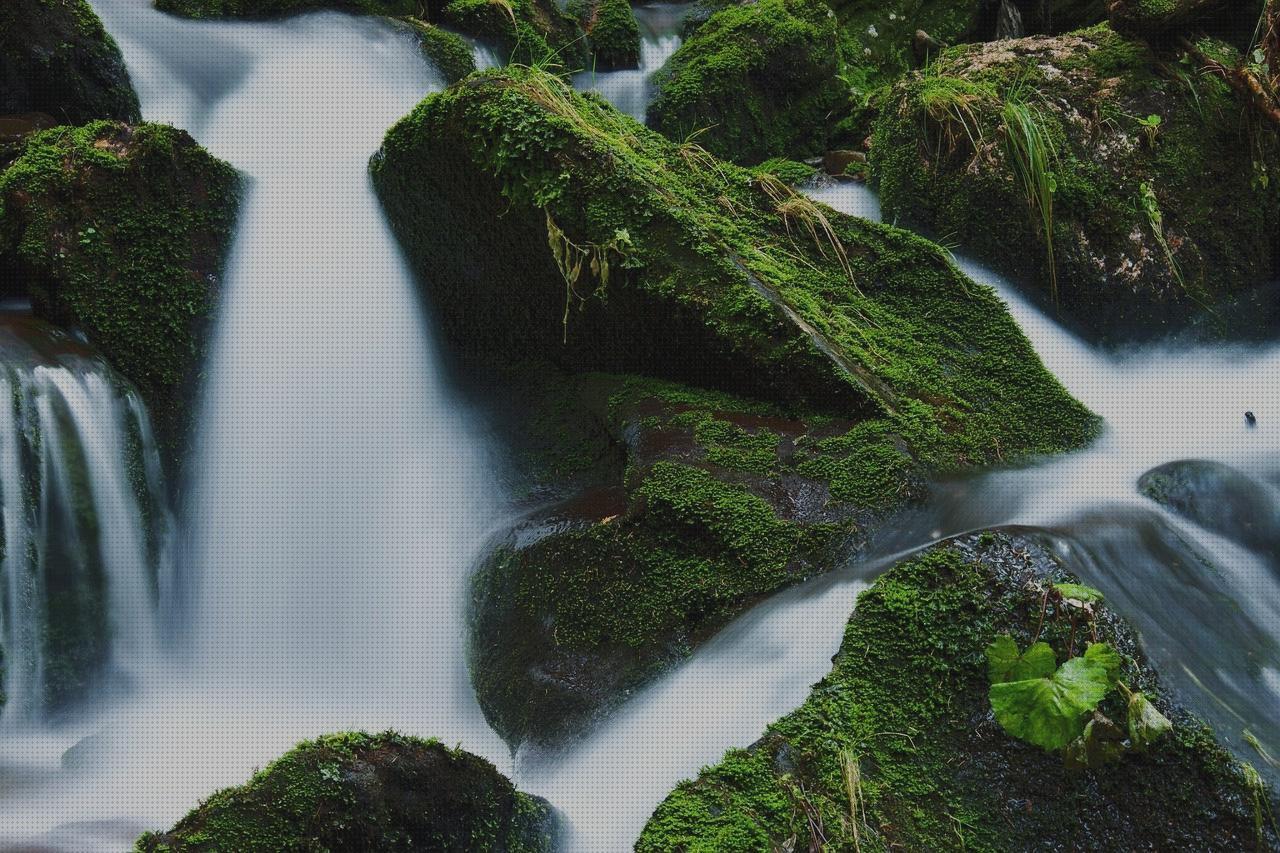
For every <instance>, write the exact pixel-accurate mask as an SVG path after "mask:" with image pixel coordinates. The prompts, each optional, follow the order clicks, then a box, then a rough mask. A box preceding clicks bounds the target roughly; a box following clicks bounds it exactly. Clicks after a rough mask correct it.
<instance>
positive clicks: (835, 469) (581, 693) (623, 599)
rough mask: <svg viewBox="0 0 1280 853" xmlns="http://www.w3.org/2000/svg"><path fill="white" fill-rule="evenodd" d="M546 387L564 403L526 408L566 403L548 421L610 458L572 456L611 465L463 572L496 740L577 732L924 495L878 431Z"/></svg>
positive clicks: (596, 379) (903, 456)
mask: <svg viewBox="0 0 1280 853" xmlns="http://www.w3.org/2000/svg"><path fill="white" fill-rule="evenodd" d="M559 381H560V382H561V383H562V384H563V385H564V386H567V387H568V388H570V389H572V390H571V391H565V390H560V391H558V392H548V393H546V394H545V395H544V396H545V397H546V398H547V399H549V400H551V401H553V402H552V405H553V406H555V407H556V408H557V409H560V408H562V406H561V403H560V401H561V400H562V399H563V398H564V397H565V396H568V394H573V395H575V396H576V398H577V399H576V401H575V402H574V403H573V404H571V405H569V406H564V407H563V408H564V409H566V410H567V411H568V412H571V413H574V414H575V415H576V414H578V413H589V416H590V417H593V418H594V419H595V420H596V421H597V423H598V425H599V427H598V430H597V431H595V432H594V435H597V436H603V437H604V438H605V442H606V443H608V444H610V445H612V446H613V447H614V448H616V449H617V452H616V453H615V454H608V453H607V452H605V451H603V450H598V451H596V452H589V453H582V454H581V458H582V459H583V460H584V461H586V462H588V463H590V462H591V461H593V460H596V459H601V458H610V457H611V456H612V458H614V459H617V460H618V463H619V464H618V465H617V467H615V468H614V469H613V470H612V471H609V470H607V469H605V470H603V471H601V473H603V474H604V476H603V477H602V478H600V479H598V480H597V481H596V482H594V483H593V484H592V485H591V487H589V488H585V489H583V490H582V491H580V492H578V493H577V494H576V495H574V496H573V497H572V498H570V499H569V500H566V501H563V502H561V503H559V504H557V505H555V506H553V507H551V508H550V509H549V510H544V511H540V512H537V513H535V514H534V515H532V516H530V517H529V518H528V519H526V520H525V521H524V522H523V523H522V524H521V525H519V526H518V527H517V528H516V529H515V530H514V531H512V533H511V535H510V536H509V537H508V539H507V541H505V542H504V543H503V544H502V545H500V546H499V547H498V548H497V549H496V550H495V551H494V552H493V553H491V554H490V555H489V558H488V560H487V562H486V564H485V566H484V567H483V569H482V570H481V571H480V572H479V574H478V575H477V578H476V581H475V590H476V592H475V607H476V614H475V620H474V623H473V630H472V650H473V651H472V654H473V664H472V671H473V673H474V680H475V684H476V691H477V695H478V696H479V698H480V702H481V705H482V706H483V708H484V710H485V713H486V715H487V716H488V718H489V720H490V721H491V723H492V724H493V725H494V727H495V728H496V729H497V730H498V731H499V732H500V733H501V734H502V735H503V736H504V737H505V738H506V739H508V740H509V741H511V742H520V741H522V740H524V739H526V738H530V739H535V740H541V741H548V740H554V739H556V738H557V737H559V736H562V735H565V734H567V733H571V732H574V731H579V730H581V729H582V728H583V727H584V725H586V724H587V723H588V722H589V721H590V719H591V718H592V717H593V716H595V715H597V714H599V713H600V712H602V711H604V710H606V709H608V708H609V707H611V706H612V705H613V704H614V703H616V702H617V701H618V700H619V699H620V698H621V697H622V696H624V695H626V693H627V692H628V691H630V690H631V689H632V688H634V687H636V686H638V685H639V684H641V683H643V682H644V681H645V680H646V679H647V678H648V677H650V676H651V675H652V674H653V673H655V672H656V671H658V670H660V669H661V668H663V667H664V666H665V665H667V664H669V663H670V662H671V661H673V660H678V659H680V658H681V657H683V656H684V655H685V654H687V653H688V651H689V650H690V649H691V648H692V647H693V646H694V645H696V644H697V643H698V642H699V641H701V640H702V639H703V638H705V637H707V636H709V635H710V634H711V633H712V632H714V631H715V630H716V629H717V628H719V627H720V626H721V625H722V624H724V623H725V622H726V621H727V620H728V619H729V618H730V617H732V616H733V615H735V614H737V613H739V612H741V610H742V609H743V608H744V607H746V606H747V605H748V604H750V603H751V602H752V601H755V600H757V599H758V598H759V597H760V596H762V595H765V594H767V593H769V592H773V591H774V590H776V589H778V588H780V587H782V586H785V585H788V584H791V583H794V582H796V581H797V580H801V579H803V578H805V577H808V576H811V575H814V574H817V573H819V572H823V571H826V570H827V569H829V568H830V567H831V566H833V565H836V564H837V563H838V562H839V559H840V556H841V555H842V554H846V553H849V552H851V551H853V550H855V549H857V548H859V547H861V546H862V545H864V544H865V543H866V541H867V538H868V536H869V534H870V532H871V531H872V530H873V529H874V528H875V526H876V525H877V524H878V523H879V522H880V521H882V520H883V519H884V518H885V517H886V516H887V515H888V514H889V513H890V512H892V511H893V510H894V509H896V508H898V507H901V506H903V505H904V504H906V503H908V502H911V501H913V500H916V499H918V498H919V497H920V496H921V495H922V494H923V492H924V486H923V482H922V477H921V473H920V471H919V469H918V467H917V465H916V463H915V462H914V460H913V459H912V458H911V456H910V454H909V453H908V452H907V450H906V448H905V447H904V446H903V445H902V441H901V438H900V437H899V436H896V435H894V434H893V433H892V431H891V430H890V428H889V427H888V425H887V424H885V423H884V422H883V421H863V422H860V423H853V422H851V421H848V420H839V419H835V418H830V417H821V416H811V417H789V416H786V415H784V414H783V412H782V411H780V410H779V409H778V408H777V407H776V406H771V405H769V404H765V403H760V402H754V401H751V400H745V399H742V398H738V397H733V396H730V395H726V394H720V393H715V392H710V391H705V390H700V389H696V388H690V387H687V386H683V385H676V384H672V383H665V382H659V381H656V380H651V379H642V378H639V377H626V376H609V375H602V374H587V375H584V376H580V377H562V378H560V380H559ZM535 411H536V410H535ZM534 420H535V426H534V428H535V429H536V428H537V426H536V421H537V419H534ZM568 420H570V423H572V422H573V420H572V419H568ZM578 434H582V431H578ZM571 435H572V434H571ZM568 440H569V441H570V442H572V444H573V446H574V447H575V448H577V447H580V444H579V443H578V442H577V441H574V440H573V438H572V437H568ZM552 446H559V444H558V443H557V444H554V445H552ZM565 455H566V456H567V455H568V454H565ZM544 470H545V469H544ZM597 470H600V469H597ZM566 473H568V472H566V471H565V469H564V468H562V467H560V468H557V474H558V475H559V476H560V477H564V476H565V474H566ZM611 474H612V476H610V475H611Z"/></svg>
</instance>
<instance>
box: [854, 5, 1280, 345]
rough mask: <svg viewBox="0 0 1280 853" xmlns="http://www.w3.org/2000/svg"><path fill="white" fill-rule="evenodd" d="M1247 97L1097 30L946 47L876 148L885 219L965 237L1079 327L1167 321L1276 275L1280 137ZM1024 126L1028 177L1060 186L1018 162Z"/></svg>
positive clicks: (1158, 327) (1117, 331)
mask: <svg viewBox="0 0 1280 853" xmlns="http://www.w3.org/2000/svg"><path fill="white" fill-rule="evenodd" d="M1205 49H1206V50H1220V51H1226V52H1229V50H1230V49H1229V48H1227V47H1226V46H1225V45H1221V44H1212V45H1210V44H1206V45H1205ZM1244 106H1245V105H1244V104H1243V103H1241V101H1240V100H1239V99H1238V98H1237V96H1236V95H1235V94H1234V93H1233V92H1232V90H1231V89H1230V88H1229V87H1228V86H1227V85H1226V84H1225V83H1224V82H1223V81H1222V79H1221V78H1220V77H1217V76H1215V75H1212V74H1205V73H1201V72H1200V69H1199V68H1198V66H1197V65H1196V64H1195V63H1193V62H1189V61H1180V62H1164V61H1161V60H1160V59H1159V58H1158V57H1156V56H1155V55H1153V54H1152V53H1151V51H1150V50H1149V49H1148V48H1147V47H1145V46H1144V45H1142V44H1139V43H1135V42H1130V41H1126V40H1125V39H1124V38H1122V37H1120V36H1118V35H1116V34H1115V33H1113V32H1111V31H1110V30H1109V29H1107V28H1105V27H1099V28H1095V29H1092V30H1087V31H1084V32H1081V33H1077V34H1074V35H1069V36H1060V37H1056V38H1034V39H1020V40H1015V41H1005V42H996V43H992V44H984V45H975V46H969V47H961V48H956V49H953V50H949V51H946V52H945V53H944V54H943V55H942V56H941V57H940V58H939V59H938V60H936V61H935V62H934V63H932V64H931V65H930V66H929V68H928V69H927V70H926V71H924V72H918V73H915V74H912V75H910V76H909V77H908V78H906V79H905V80H904V81H903V82H902V83H900V84H899V85H898V86H897V87H896V88H895V89H894V98H893V102H891V103H890V104H889V106H887V107H886V109H885V110H884V111H883V113H882V114H881V117H880V119H879V120H878V122H877V124H876V130H875V137H874V148H873V151H872V157H871V160H872V166H873V172H874V174H875V175H876V177H877V178H878V179H879V183H880V193H881V204H882V207H883V209H884V213H885V216H886V218H888V219H891V220H895V219H896V220H898V221H904V222H912V223H916V224H918V225H921V226H924V227H926V228H927V229H930V230H932V231H933V232H935V233H938V234H947V235H950V236H952V237H953V238H955V239H957V240H958V241H959V242H960V243H961V245H962V246H963V247H964V248H965V250H966V251H972V252H974V253H976V254H977V255H979V256H980V257H982V258H984V259H986V260H988V261H990V262H991V263H993V264H994V265H995V266H997V267H998V268H999V269H1000V270H1001V271H1003V272H1005V273H1007V274H1010V275H1012V276H1014V277H1015V278H1017V279H1019V280H1021V281H1022V282H1024V283H1025V284H1026V285H1027V286H1028V287H1030V288H1031V289H1032V290H1034V291H1038V292H1039V293H1041V294H1042V295H1043V296H1044V298H1045V301H1047V302H1050V303H1052V302H1053V301H1055V293H1054V291H1055V288H1056V301H1057V303H1058V304H1059V306H1060V309H1061V312H1062V314H1063V315H1064V318H1065V319H1066V320H1068V321H1069V322H1071V323H1072V324H1074V325H1076V326H1078V327H1079V328H1082V329H1084V330H1087V331H1089V332H1091V333H1094V334H1099V335H1110V336H1114V337H1127V336H1130V335H1155V334H1161V333H1164V332H1166V331H1167V330H1168V328H1169V327H1170V326H1174V325H1178V324H1182V323H1184V322H1185V321H1186V320H1188V319H1189V318H1190V317H1192V316H1194V315H1196V314H1199V313H1202V312H1204V311H1205V310H1207V309H1209V308H1210V307H1211V306H1214V305H1218V304H1221V303H1223V302H1224V301H1230V300H1238V299H1244V298H1246V294H1247V293H1249V292H1250V290H1251V288H1253V287H1255V286H1256V285H1259V284H1261V283H1263V282H1265V281H1266V280H1267V279H1268V278H1269V277H1271V276H1273V275H1274V274H1275V271H1276V264H1277V258H1278V257H1280V252H1278V249H1277V240H1276V235H1277V233H1280V232H1278V231H1277V226H1278V224H1280V193H1278V192H1277V186H1280V185H1278V184H1277V183H1276V181H1277V176H1278V175H1280V171H1278V170H1280V139H1278V138H1277V137H1276V135H1275V134H1274V133H1272V132H1270V131H1269V130H1268V129H1265V128H1264V127H1263V125H1262V124H1261V120H1260V119H1258V118H1256V117H1255V116H1254V115H1253V114H1252V113H1251V111H1249V110H1247V109H1245V108H1244ZM1020 117H1027V118H1028V121H1027V122H1025V123H1023V122H1020V121H1019V118H1020ZM1028 128H1031V130H1032V131H1033V132H1036V131H1038V134H1039V137H1040V138H1041V139H1042V140H1043V144H1041V145H1040V146H1039V150H1040V151H1042V152H1045V156H1044V157H1043V158H1042V159H1044V160H1046V161H1047V162H1048V166H1047V168H1041V169H1032V170H1029V174H1031V175H1032V181H1031V183H1032V185H1034V186H1038V185H1039V184H1038V183H1037V182H1038V181H1039V180H1040V179H1041V178H1043V182H1044V184H1047V185H1049V186H1050V187H1051V188H1052V191H1051V192H1048V191H1043V190H1041V191H1039V192H1037V193H1029V192H1028V189H1027V186H1028V184H1027V181H1026V180H1025V179H1024V178H1023V176H1022V174H1021V173H1020V172H1019V171H1018V169H1017V163H1018V159H1017V154H1016V151H1015V148H1014V145H1015V143H1016V142H1017V141H1018V140H1025V139H1026V138H1027V137H1028V132H1027V129H1028ZM1033 199H1034V200H1035V203H1033V201H1032V200H1033ZM1045 199H1049V200H1051V205H1046V204H1043V203H1041V202H1042V200H1045ZM1046 208H1048V212H1049V213H1050V214H1051V222H1052V224H1051V228H1050V233H1051V235H1052V240H1051V241H1046V239H1045V229H1044V226H1043V224H1042V222H1043V221H1044V214H1045V213H1046ZM1050 246H1051V247H1052V250H1053V258H1054V263H1053V265H1052V267H1051V266H1050V264H1049V253H1048V249H1049V247H1050ZM1055 272H1056V275H1054V273H1055Z"/></svg>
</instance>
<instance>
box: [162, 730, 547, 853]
mask: <svg viewBox="0 0 1280 853" xmlns="http://www.w3.org/2000/svg"><path fill="white" fill-rule="evenodd" d="M137 849H138V850H139V851H145V853H161V851H164V853H196V851H210V852H212V851H225V850H237V851H246V853H248V852H249V851H263V853H267V851H278V850H389V851H390V850H396V851H408V850H440V851H457V853H463V851H472V850H477V851H479V850H483V851H487V853H544V851H550V850H551V849H552V825H551V815H550V809H549V807H548V806H547V804H546V803H545V802H544V801H542V800H539V799H537V798H535V797H530V796H529V795H527V794H523V793H521V792H520V791H517V790H516V789H515V788H514V787H513V786H512V785H511V783H510V782H509V781H508V780H507V779H506V778H505V777H504V776H502V775H501V774H500V773H498V771H497V770H495V769H494V767H493V765H491V764H489V762H487V761H485V760H484V759H481V758H477V757H475V756H474V755H470V754H469V753H466V752H462V751H461V750H453V749H449V748H447V747H445V746H443V745H442V744H440V743H439V742H438V741H434V740H430V741H424V740H419V739H417V738H410V737H404V736H401V735H397V734H394V733H392V732H387V733H384V734H380V735H367V734H363V733H359V732H353V733H344V734H337V735H327V736H325V737H322V738H319V739H318V740H314V741H308V742H306V743H303V744H300V745H299V746H297V747H295V748H294V749H292V750H290V751H289V752H288V753H286V754H285V755H283V756H282V757H281V758H279V759H277V760H276V761H275V762H273V763H272V764H271V765H270V766H268V767H267V768H266V769H265V770H262V771H260V772H258V773H257V774H255V775H254V777H253V778H252V779H250V780H249V781H248V782H247V783H246V784H244V785H242V786H240V787H237V788H227V789H225V790H222V791H219V792H218V793H216V794H214V795H213V796H211V797H210V798H209V799H208V800H206V801H205V802H204V803H202V804H201V805H200V806H199V807H198V808H196V809H195V810H194V811H192V812H191V813H189V814H188V815H187V816H186V817H184V818H183V819H182V820H180V821H179V822H178V824H177V825H176V826H175V827H174V828H173V829H171V830H170V831H168V832H163V833H147V834H146V835H144V836H143V837H142V838H140V839H139V840H138V845H137Z"/></svg>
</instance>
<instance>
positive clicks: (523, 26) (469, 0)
mask: <svg viewBox="0 0 1280 853" xmlns="http://www.w3.org/2000/svg"><path fill="white" fill-rule="evenodd" d="M439 16H440V18H441V20H443V21H445V22H447V23H449V24H451V25H453V26H455V27H457V28H458V29H460V30H462V31H463V32H464V33H467V34H469V35H473V36H477V37H479V38H483V39H487V40H489V41H491V42H493V43H495V44H496V46H497V48H498V51H499V53H500V54H501V56H502V58H503V59H506V60H509V61H511V62H521V63H527V64H550V65H554V66H558V67H561V68H566V69H568V70H570V71H573V70H577V69H579V68H582V67H584V66H585V64H586V61H587V50H586V39H585V37H584V36H583V33H582V28H581V27H580V26H578V22H577V21H576V20H575V19H574V18H573V16H571V15H569V14H568V13H566V12H564V11H561V9H560V6H559V4H558V3H557V2H556V0H451V2H449V3H448V5H446V6H445V7H444V8H443V9H442V10H441V12H440V13H439Z"/></svg>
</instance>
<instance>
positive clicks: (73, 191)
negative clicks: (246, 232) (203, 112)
mask: <svg viewBox="0 0 1280 853" xmlns="http://www.w3.org/2000/svg"><path fill="white" fill-rule="evenodd" d="M238 202H239V177H238V175H237V174H236V172H235V171H234V170H233V169H232V168H231V167H230V166H228V165H226V164H225V163H223V162H221V161H219V160H217V159H215V158H214V157H212V156H211V155H210V154H209V153H208V152H206V151H205V150H204V149H202V148H200V147H199V146H198V145H196V143H195V142H194V141H193V140H192V139H191V137H190V136H189V135H187V133H185V132H184V131H180V130H175V129H174V128H171V127H165V126H162V125H153V124H143V125H138V126H130V125H125V124H118V123H113V122H107V121H101V122H93V123H90V124H88V125H85V126H83V127H62V128H55V129H53V130H49V131H44V132H42V133H39V134H37V135H35V136H33V137H32V138H31V139H30V141H29V142H28V144H27V146H26V148H25V150H24V152H23V154H22V156H21V157H19V158H18V159H17V160H16V161H15V162H14V163H13V165H11V166H10V167H9V169H8V170H7V171H5V172H4V174H3V175H2V176H0V271H3V273H4V275H5V278H6V279H7V280H8V281H7V282H6V285H5V288H4V289H5V291H6V292H20V293H24V294H26V295H29V296H30V298H31V300H32V304H33V307H34V310H35V312H36V314H37V315H38V316H41V317H44V318H45V319H47V320H49V321H50V322H53V323H56V324H60V325H63V326H73V327H76V328H79V329H81V330H83V331H84V333H85V334H86V336H87V337H88V338H89V340H90V341H91V342H92V343H93V344H94V345H95V346H96V347H97V348H98V350H99V351H101V352H102V353H103V355H105V356H106V357H107V359H108V360H110V361H111V363H112V364H113V365H114V366H115V367H116V369H118V370H119V371H120V372H121V373H122V374H124V375H125V376H126V377H127V378H128V379H129V380H130V381H132V382H133V384H134V385H135V386H136V387H137V388H138V390H139V392H140V393H141V394H142V396H143V398H144V400H145V401H146V402H147V404H148V408H149V410H150V412H151V416H152V420H153V422H154V424H155V426H156V431H157V438H158V440H159V442H160V443H161V445H162V447H163V449H164V450H165V451H166V455H167V456H168V457H169V461H173V460H174V459H175V458H176V456H177V455H178V454H179V452H180V450H181V448H182V446H183V442H184V440H185V435H186V429H187V426H188V424H189V412H190V406H189V402H190V396H189V394H190V391H191V387H192V386H191V382H192V380H193V379H194V376H195V371H196V370H197V369H198V367H199V365H200V364H201V363H202V360H203V356H204V352H205V343H206V340H205V338H206V331H207V326H208V323H209V321H210V319H211V317H212V314H213V310H214V307H215V303H216V300H217V297H218V292H219V278H220V274H221V271H222V267H223V263H224V260H225V256H226V253H227V250H228V247H229V245H230V241H231V233H232V228H233V226H234V224H235V218H236V211H237V209H238Z"/></svg>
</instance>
